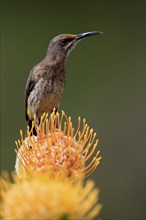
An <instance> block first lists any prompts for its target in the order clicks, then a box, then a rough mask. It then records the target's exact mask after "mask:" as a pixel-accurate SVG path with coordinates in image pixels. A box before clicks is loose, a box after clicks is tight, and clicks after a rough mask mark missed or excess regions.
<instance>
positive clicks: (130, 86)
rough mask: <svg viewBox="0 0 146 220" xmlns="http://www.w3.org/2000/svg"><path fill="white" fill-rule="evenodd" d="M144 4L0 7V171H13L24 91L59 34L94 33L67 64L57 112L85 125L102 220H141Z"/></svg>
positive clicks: (28, 3)
mask: <svg viewBox="0 0 146 220" xmlns="http://www.w3.org/2000/svg"><path fill="white" fill-rule="evenodd" d="M144 15H145V1H123V0H122V1H92V0H91V1H75V0H74V1H63V0H62V1H43V0H42V1H27V0H26V1H15V0H13V1H11V0H10V1H8V0H6V1H1V170H8V171H13V170H14V164H15V157H16V155H15V152H14V148H15V144H14V141H15V140H16V139H18V138H19V129H20V128H21V129H22V130H23V131H25V127H26V123H25V118H24V100H23V99H24V96H23V94H24V87H25V83H26V80H27V76H28V74H29V71H30V70H31V68H32V67H33V66H34V65H35V64H37V63H38V62H39V61H40V60H41V59H43V58H44V56H45V54H46V50H47V46H48V43H49V41H50V40H51V38H52V37H54V36H56V35H58V34H60V33H82V32H85V31H93V30H100V31H103V32H104V34H103V35H102V36H94V37H90V38H88V39H87V38H86V39H84V40H83V41H82V42H81V43H80V44H79V45H78V46H77V47H76V48H75V49H74V51H73V52H72V54H71V55H70V57H69V59H68V63H67V84H66V87H65V91H64V94H63V98H62V103H61V108H60V109H64V110H65V111H66V113H67V114H68V115H70V116H72V120H73V122H74V124H75V126H76V124H77V123H76V122H77V117H78V116H79V115H80V116H81V117H82V118H83V117H85V118H86V119H87V122H88V124H89V125H90V127H92V128H94V130H95V131H96V132H97V136H98V138H99V139H100V142H99V147H98V148H99V149H100V150H101V155H102V162H101V164H100V166H99V167H98V168H97V170H96V171H95V172H94V173H93V174H92V176H91V178H92V179H94V180H95V181H96V185H97V186H98V187H99V188H100V202H101V203H102V204H103V209H102V211H101V214H100V217H101V218H102V219H105V220H113V219H115V220H142V219H145V175H144V173H145V166H144V165H145V160H144V159H145V158H144V157H145V150H144V140H145V138H144V137H145V126H144V119H145V107H144V102H145V97H144V96H145V95H144V94H145V93H144V90H145V82H144V79H145V76H144V71H145V66H144V63H145V23H144V21H145V20H144Z"/></svg>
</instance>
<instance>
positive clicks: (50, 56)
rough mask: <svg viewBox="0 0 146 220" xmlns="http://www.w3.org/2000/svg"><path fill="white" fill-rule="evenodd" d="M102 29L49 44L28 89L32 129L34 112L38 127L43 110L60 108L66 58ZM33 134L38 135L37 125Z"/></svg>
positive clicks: (64, 36) (27, 107) (60, 37)
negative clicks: (75, 48)
mask: <svg viewBox="0 0 146 220" xmlns="http://www.w3.org/2000/svg"><path fill="white" fill-rule="evenodd" d="M100 34H102V32H100V31H92V32H86V33H81V34H77V35H75V34H60V35H58V36H56V37H54V38H53V39H52V40H51V41H50V43H49V46H48V51H47V55H46V57H45V58H44V59H43V60H42V61H41V62H40V63H38V64H37V65H36V66H35V67H34V68H33V69H32V70H31V72H30V74H29V76H28V80H27V83H26V88H25V115H26V121H27V122H28V125H29V128H30V129H31V127H32V121H33V119H34V115H36V118H37V126H38V125H39V121H40V117H41V115H42V114H43V113H47V112H52V111H53V109H54V108H55V109H56V111H58V108H59V105H60V101H61V96H62V93H63V90H64V86H65V81H66V61H67V57H68V56H69V54H70V52H71V51H72V49H73V48H74V47H75V46H76V45H77V43H78V42H80V41H81V40H82V39H83V38H85V37H88V36H92V35H100ZM33 134H34V135H36V130H35V128H34V130H33Z"/></svg>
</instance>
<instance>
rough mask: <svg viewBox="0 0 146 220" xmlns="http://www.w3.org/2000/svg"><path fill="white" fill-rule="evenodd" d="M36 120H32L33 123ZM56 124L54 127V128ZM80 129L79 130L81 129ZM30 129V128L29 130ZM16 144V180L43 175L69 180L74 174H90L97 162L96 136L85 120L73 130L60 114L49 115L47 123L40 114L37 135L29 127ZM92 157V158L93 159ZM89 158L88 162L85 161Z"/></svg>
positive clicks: (63, 115) (70, 123)
mask: <svg viewBox="0 0 146 220" xmlns="http://www.w3.org/2000/svg"><path fill="white" fill-rule="evenodd" d="M35 121H36V119H34V124H35V123H36V122H35ZM56 125H57V126H56ZM81 127H82V128H81ZM32 129H33V128H32ZM20 134H21V140H18V141H17V142H16V145H17V150H16V152H17V160H16V166H15V167H16V172H17V174H18V176H19V177H20V178H22V177H26V176H29V175H30V176H34V175H35V174H37V173H47V174H48V175H49V176H51V177H59V178H60V177H69V176H73V175H78V174H84V175H86V176H87V175H90V174H91V173H92V172H93V171H94V170H95V168H96V167H97V165H98V164H99V162H100V159H101V157H98V154H99V151H97V152H96V147H97V144H98V140H95V137H96V133H94V132H93V129H89V126H88V125H87V123H86V121H85V119H84V120H83V124H82V126H81V119H80V117H79V118H78V128H77V130H76V131H74V128H73V126H72V121H71V118H70V117H67V116H66V114H65V113H64V112H63V111H62V114H61V116H60V115H59V113H56V114H55V113H54V112H53V113H52V114H51V115H50V118H49V120H48V117H47V115H45V114H44V115H43V117H42V118H41V122H40V125H39V127H38V129H37V136H34V135H32V136H31V131H29V128H28V130H27V137H26V138H25V139H24V138H23V134H22V131H20ZM93 154H94V156H93ZM92 156H93V158H92V160H91V161H90V162H88V160H89V158H91V157H92Z"/></svg>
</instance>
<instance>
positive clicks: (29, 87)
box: [25, 76, 35, 121]
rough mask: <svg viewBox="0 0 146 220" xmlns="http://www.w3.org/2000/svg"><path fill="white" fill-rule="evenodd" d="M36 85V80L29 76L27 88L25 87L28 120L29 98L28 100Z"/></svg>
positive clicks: (26, 116)
mask: <svg viewBox="0 0 146 220" xmlns="http://www.w3.org/2000/svg"><path fill="white" fill-rule="evenodd" d="M34 85H35V81H34V80H33V79H32V78H31V76H29V78H28V80H27V83H26V88H25V118H26V120H27V121H28V120H29V118H28V114H27V100H28V97H29V95H30V93H31V91H32V90H33V88H34Z"/></svg>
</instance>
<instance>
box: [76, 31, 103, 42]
mask: <svg viewBox="0 0 146 220" xmlns="http://www.w3.org/2000/svg"><path fill="white" fill-rule="evenodd" d="M101 34H103V32H101V31H91V32H85V33H81V34H77V35H76V40H80V39H83V38H85V37H89V36H93V35H101Z"/></svg>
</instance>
